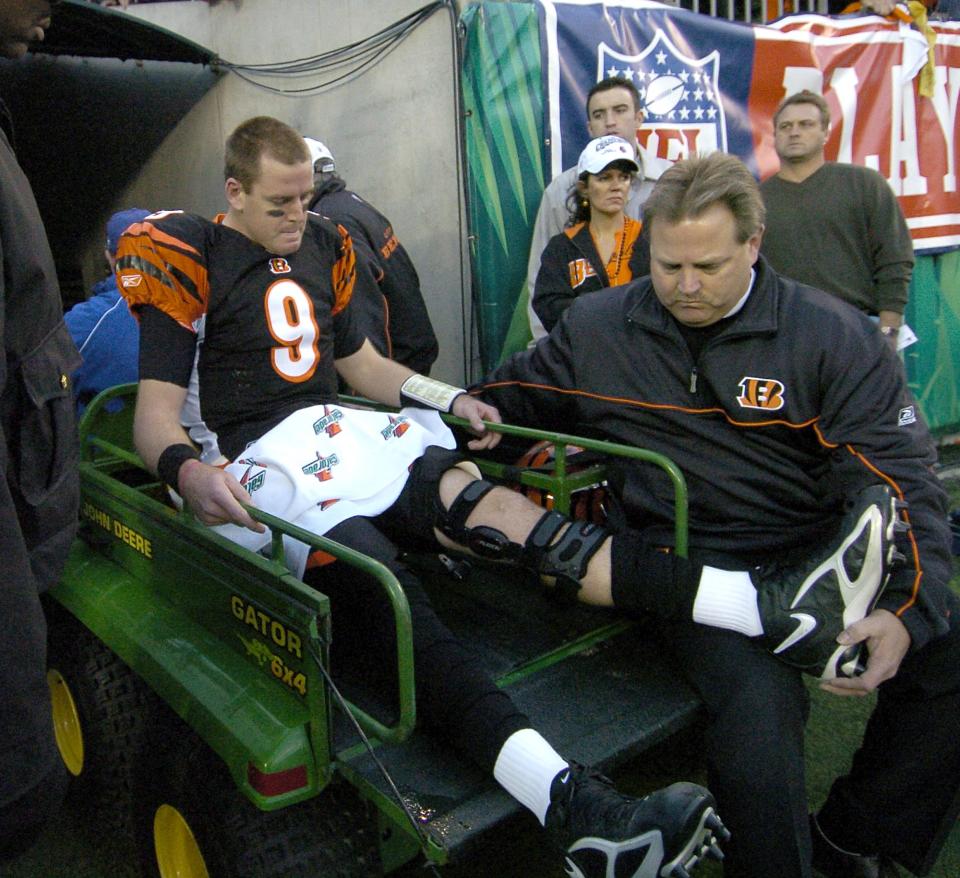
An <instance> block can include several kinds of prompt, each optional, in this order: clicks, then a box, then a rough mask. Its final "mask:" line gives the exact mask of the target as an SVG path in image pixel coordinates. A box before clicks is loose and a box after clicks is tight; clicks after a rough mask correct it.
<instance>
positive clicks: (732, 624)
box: [693, 564, 763, 637]
mask: <svg viewBox="0 0 960 878" xmlns="http://www.w3.org/2000/svg"><path fill="white" fill-rule="evenodd" d="M693 621H694V622H699V623H700V624H701V625H711V626H713V627H714V628H726V629H728V630H729V631H739V632H740V633H741V634H746V635H747V637H756V636H757V635H758V634H763V623H762V622H761V621H760V610H759V608H758V607H757V590H756V589H755V588H754V586H753V582H752V581H751V580H750V574H749V573H747V572H746V571H745V570H719V569H717V568H716V567H707V565H706V564H704V566H703V573H702V574H701V575H700V587H699V588H698V589H697V596H696V598H695V599H694V601H693Z"/></svg>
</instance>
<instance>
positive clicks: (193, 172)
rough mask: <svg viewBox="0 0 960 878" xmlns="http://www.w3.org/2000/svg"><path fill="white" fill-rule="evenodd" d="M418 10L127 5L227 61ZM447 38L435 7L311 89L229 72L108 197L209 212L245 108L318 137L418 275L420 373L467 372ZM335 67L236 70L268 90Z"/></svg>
mask: <svg viewBox="0 0 960 878" xmlns="http://www.w3.org/2000/svg"><path fill="white" fill-rule="evenodd" d="M423 5H424V3H423V0H219V2H216V3H213V4H210V3H206V2H166V3H149V4H143V5H132V6H130V7H129V8H128V10H127V12H128V13H129V14H132V15H136V16H137V17H139V18H142V19H144V20H148V21H150V22H152V23H154V24H156V25H158V26H160V27H163V28H166V29H167V30H171V31H174V32H175V33H178V34H180V35H182V36H184V37H186V38H188V39H190V40H192V41H193V42H196V43H199V44H201V45H203V46H205V47H207V48H209V49H211V50H212V51H214V52H216V53H217V54H218V55H219V57H220V58H222V59H224V60H225V61H227V62H230V63H231V64H244V65H246V64H268V63H276V62H287V61H292V60H295V59H301V58H307V57H310V56H314V55H317V54H320V53H322V52H328V51H330V50H333V49H337V48H340V47H343V46H345V45H348V44H350V43H354V42H357V41H359V40H362V39H364V38H366V37H369V36H371V35H372V34H374V33H376V32H377V31H380V30H381V29H383V28H384V27H386V26H388V25H390V24H393V23H394V22H396V21H398V20H400V19H402V18H403V17H405V16H406V15H408V14H410V13H411V12H414V11H415V10H417V9H419V8H420V7H421V6H423ZM452 39H453V38H452V26H451V15H450V12H449V11H448V10H447V9H442V10H440V11H438V12H436V13H434V14H433V16H432V17H431V18H430V19H428V20H427V21H426V22H425V23H424V24H422V25H421V26H420V27H419V28H417V29H416V30H414V31H413V32H412V33H410V34H409V35H408V36H407V38H406V39H405V40H404V41H403V42H402V43H401V44H400V45H399V46H398V47H397V48H396V49H395V50H394V51H392V52H391V53H389V54H388V55H387V56H386V57H384V58H383V59H382V60H381V61H380V63H378V64H377V65H376V66H374V67H372V68H371V69H368V70H366V71H365V72H364V73H363V74H361V75H360V76H358V77H356V78H354V79H352V80H349V81H346V82H344V83H343V84H340V85H337V86H336V87H332V88H326V89H324V90H323V91H322V93H319V94H312V95H311V94H307V95H302V96H289V95H280V94H275V93H271V92H269V91H266V90H264V89H262V88H258V87H257V86H256V85H254V84H252V83H250V82H247V81H244V79H242V78H241V76H240V75H238V73H237V72H229V73H227V74H226V75H225V76H223V77H222V78H221V80H220V81H219V83H218V84H217V85H216V86H214V88H213V89H211V91H210V92H209V93H208V94H207V95H206V96H205V97H204V98H203V99H202V100H201V101H200V102H199V103H198V104H197V105H196V106H195V107H194V108H193V109H192V110H191V111H190V113H188V115H187V116H186V117H185V118H184V120H183V121H182V122H181V123H180V124H179V125H178V126H177V128H176V129H175V130H174V131H173V132H172V133H171V134H170V135H169V136H168V137H167V138H166V139H165V141H164V142H163V143H162V144H161V146H160V147H159V148H158V149H157V150H156V151H155V152H154V153H153V154H152V156H151V157H150V158H149V159H148V161H147V163H146V166H145V167H144V169H143V172H142V173H141V174H140V176H139V177H138V178H137V179H136V180H135V181H134V183H133V184H132V185H131V186H130V187H129V188H128V189H127V190H126V191H125V192H124V193H123V195H122V197H121V198H119V199H118V201H117V205H118V206H126V205H129V204H142V205H143V206H146V207H155V208H166V209H172V208H183V209H185V210H190V211H194V212H197V213H202V214H205V215H212V214H214V213H215V212H217V211H219V210H221V209H222V208H223V206H224V199H223V171H222V155H223V153H222V146H223V142H224V140H225V138H226V136H227V135H228V134H229V133H230V131H231V130H232V129H233V128H234V127H235V126H236V125H237V124H238V123H240V122H242V121H243V120H244V119H247V118H249V117H250V116H254V115H261V114H267V115H272V116H276V117H277V118H279V119H282V120H283V121H285V122H287V123H289V124H291V125H293V126H294V127H296V128H297V129H298V130H300V131H302V132H303V133H305V134H309V135H311V136H313V137H316V138H318V139H319V140H322V141H324V142H325V143H326V144H327V145H328V146H329V147H330V149H331V150H332V152H333V154H334V156H335V157H336V160H337V170H338V172H339V173H340V174H341V175H342V176H343V177H344V178H345V179H346V181H347V184H348V185H349V187H350V188H351V189H353V190H355V191H356V192H358V193H359V194H361V195H363V196H364V197H366V198H368V199H369V200H370V201H371V202H372V203H373V204H374V205H376V206H377V207H378V208H379V209H380V210H381V211H383V212H384V213H385V214H386V215H387V216H389V217H390V219H391V220H392V221H393V224H394V227H395V229H396V231H397V235H398V237H399V238H400V240H401V241H402V242H403V244H404V246H405V247H406V248H407V249H408V251H409V252H410V254H411V256H412V258H413V260H414V263H415V264H416V266H417V269H418V271H419V273H420V277H421V281H422V285H423V290H424V295H425V297H426V301H427V306H428V308H429V310H430V316H431V318H432V320H433V323H434V327H435V329H436V332H437V336H438V337H439V339H440V357H439V359H438V361H437V365H436V366H435V367H434V371H433V374H434V375H435V376H436V377H439V378H443V379H445V380H448V381H451V382H455V383H460V382H462V381H463V380H464V378H465V374H466V373H467V371H468V370H467V368H466V367H465V362H464V329H463V314H464V310H465V309H464V302H465V301H467V296H466V292H465V285H467V284H468V282H469V281H468V273H467V266H466V262H465V259H466V251H465V249H464V242H465V238H466V231H465V221H464V219H463V216H464V215H463V211H462V204H461V195H460V193H461V185H460V177H461V174H460V172H459V169H458V159H457V156H458V148H457V137H458V135H457V129H456V94H455V88H454V63H455V62H454V47H453V44H452ZM345 72H346V69H345V68H344V69H341V70H339V71H333V72H329V71H328V72H326V73H322V74H317V75H310V76H307V77H301V78H297V79H289V78H287V79H279V78H276V77H271V78H267V77H264V76H262V75H257V74H252V73H244V74H243V75H245V76H249V77H250V78H251V79H253V80H254V81H255V82H256V83H259V84H262V85H268V86H272V87H274V88H283V89H304V88H310V87H313V86H320V85H322V84H323V83H324V82H325V81H328V80H330V79H332V78H333V77H334V75H338V74H342V73H345ZM466 311H467V313H469V308H467V309H466Z"/></svg>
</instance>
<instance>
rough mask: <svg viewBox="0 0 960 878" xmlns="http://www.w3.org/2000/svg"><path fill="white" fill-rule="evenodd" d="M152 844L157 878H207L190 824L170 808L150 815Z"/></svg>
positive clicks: (167, 806)
mask: <svg viewBox="0 0 960 878" xmlns="http://www.w3.org/2000/svg"><path fill="white" fill-rule="evenodd" d="M153 844H154V847H155V849H156V852H157V866H158V867H159V868H160V876H161V878H210V874H209V873H208V872H207V864H206V863H204V861H203V854H201V853H200V846H199V845H198V844H197V840H196V838H194V836H193V831H192V830H191V829H190V824H189V823H187V821H186V819H185V818H184V816H183V815H182V814H181V813H180V812H179V811H178V810H177V809H176V808H174V807H173V806H172V805H161V806H160V807H159V808H157V813H156V814H154V816H153Z"/></svg>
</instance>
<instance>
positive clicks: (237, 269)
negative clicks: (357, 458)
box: [117, 211, 375, 457]
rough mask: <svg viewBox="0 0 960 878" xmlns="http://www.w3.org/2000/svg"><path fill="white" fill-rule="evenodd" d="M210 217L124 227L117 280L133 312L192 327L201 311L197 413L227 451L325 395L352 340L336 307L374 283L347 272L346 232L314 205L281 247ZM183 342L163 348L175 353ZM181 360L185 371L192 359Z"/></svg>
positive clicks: (164, 216)
mask: <svg viewBox="0 0 960 878" xmlns="http://www.w3.org/2000/svg"><path fill="white" fill-rule="evenodd" d="M222 218H223V217H222V215H221V216H218V217H217V218H216V220H215V221H213V222H211V221H209V220H206V219H204V218H202V217H199V216H195V215H191V214H186V213H182V212H179V211H178V212H159V213H155V214H152V215H151V216H149V217H147V218H146V219H145V220H144V221H143V222H141V223H137V224H134V225H132V226H130V227H129V228H128V229H127V230H126V232H124V234H123V236H122V237H121V239H120V244H119V247H118V250H117V286H118V288H119V289H120V291H121V292H122V294H123V295H124V297H125V298H126V300H127V302H128V304H129V306H130V309H131V310H132V311H133V313H134V314H137V312H138V310H139V309H140V308H142V307H143V306H147V305H149V306H152V307H154V308H156V309H158V310H159V311H161V312H163V313H164V314H166V315H167V316H168V317H170V318H172V320H174V321H176V323H177V324H178V325H179V326H180V327H181V328H182V329H183V331H184V332H189V333H191V334H193V335H195V334H196V331H197V329H198V328H199V327H200V325H201V322H202V321H205V324H206V325H205V338H204V341H203V344H202V345H201V348H200V358H199V361H198V370H199V384H200V410H201V415H202V417H203V419H204V421H206V423H207V424H208V425H209V427H210V428H211V429H213V430H215V431H216V432H217V434H218V436H219V439H220V445H221V448H222V449H223V450H224V453H225V454H227V455H228V456H230V457H234V456H235V455H236V454H237V453H239V451H240V450H242V449H243V447H244V446H245V445H246V444H247V443H248V442H250V441H253V440H255V439H256V438H258V437H259V436H261V435H262V434H263V433H265V432H267V431H268V430H269V429H271V428H272V427H273V426H275V425H276V424H278V423H279V422H280V421H282V420H283V419H284V418H285V417H286V416H287V415H289V414H291V413H292V412H294V411H296V410H298V409H301V408H303V407H304V406H309V405H316V404H323V403H329V402H332V401H335V400H336V398H337V374H336V370H335V368H334V360H336V359H340V358H342V357H346V356H349V355H350V354H353V353H355V352H356V351H357V350H359V348H360V347H361V345H362V344H363V341H364V335H363V333H362V331H361V330H360V329H359V327H358V325H357V323H356V321H355V320H354V317H353V313H352V309H351V308H350V307H348V306H349V304H350V300H351V297H352V296H353V293H354V289H355V286H356V284H357V283H358V282H359V283H370V284H375V281H374V280H373V278H372V276H368V273H367V272H366V271H360V272H359V273H358V271H357V261H356V255H355V253H354V249H353V244H352V242H351V240H350V236H349V235H348V234H347V232H346V230H345V229H344V228H343V227H342V226H337V225H334V224H333V223H332V222H330V221H329V220H327V219H324V218H321V217H320V216H319V215H316V214H308V219H307V223H306V228H305V230H304V235H303V240H302V242H301V244H300V248H299V249H298V250H297V251H296V252H294V253H291V254H288V255H285V256H275V255H273V254H272V253H270V252H268V251H267V250H265V249H264V248H263V247H262V246H260V245H259V244H257V243H256V242H254V241H252V240H251V239H249V238H248V237H246V236H245V235H244V234H242V233H241V232H238V231H236V230H235V229H231V228H228V227H226V226H224V225H222V223H221V220H222ZM358 278H359V281H358ZM190 351H192V348H190V347H189V346H186V347H184V346H179V347H178V346H173V347H172V352H173V353H172V355H173V356H177V357H179V358H184V357H186V356H190V357H191V358H192V353H191V352H190ZM176 365H181V364H176ZM182 365H183V366H186V373H185V374H187V375H189V372H190V368H191V367H192V359H191V362H190V363H189V364H187V363H183V364H182ZM143 368H144V364H143V362H142V363H141V369H143ZM177 371H181V370H179V369H178V370H177ZM140 377H141V378H150V377H157V376H152V375H148V374H145V373H144V372H141V376H140ZM164 380H165V379H164ZM178 383H179V382H178Z"/></svg>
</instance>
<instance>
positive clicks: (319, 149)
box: [303, 137, 337, 173]
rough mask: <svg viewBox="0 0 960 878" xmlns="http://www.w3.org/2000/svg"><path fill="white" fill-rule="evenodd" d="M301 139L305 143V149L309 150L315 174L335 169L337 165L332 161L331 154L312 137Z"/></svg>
mask: <svg viewBox="0 0 960 878" xmlns="http://www.w3.org/2000/svg"><path fill="white" fill-rule="evenodd" d="M303 139H304V140H305V141H306V142H307V148H308V149H309V150H310V158H311V159H312V160H313V170H314V172H315V173H320V172H321V171H333V170H335V169H336V167H337V164H336V162H335V161H334V158H333V153H332V152H330V150H329V149H327V147H326V146H325V145H324V144H322V143H321V142H320V141H319V140H314V139H313V138H312V137H304V138H303Z"/></svg>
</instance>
